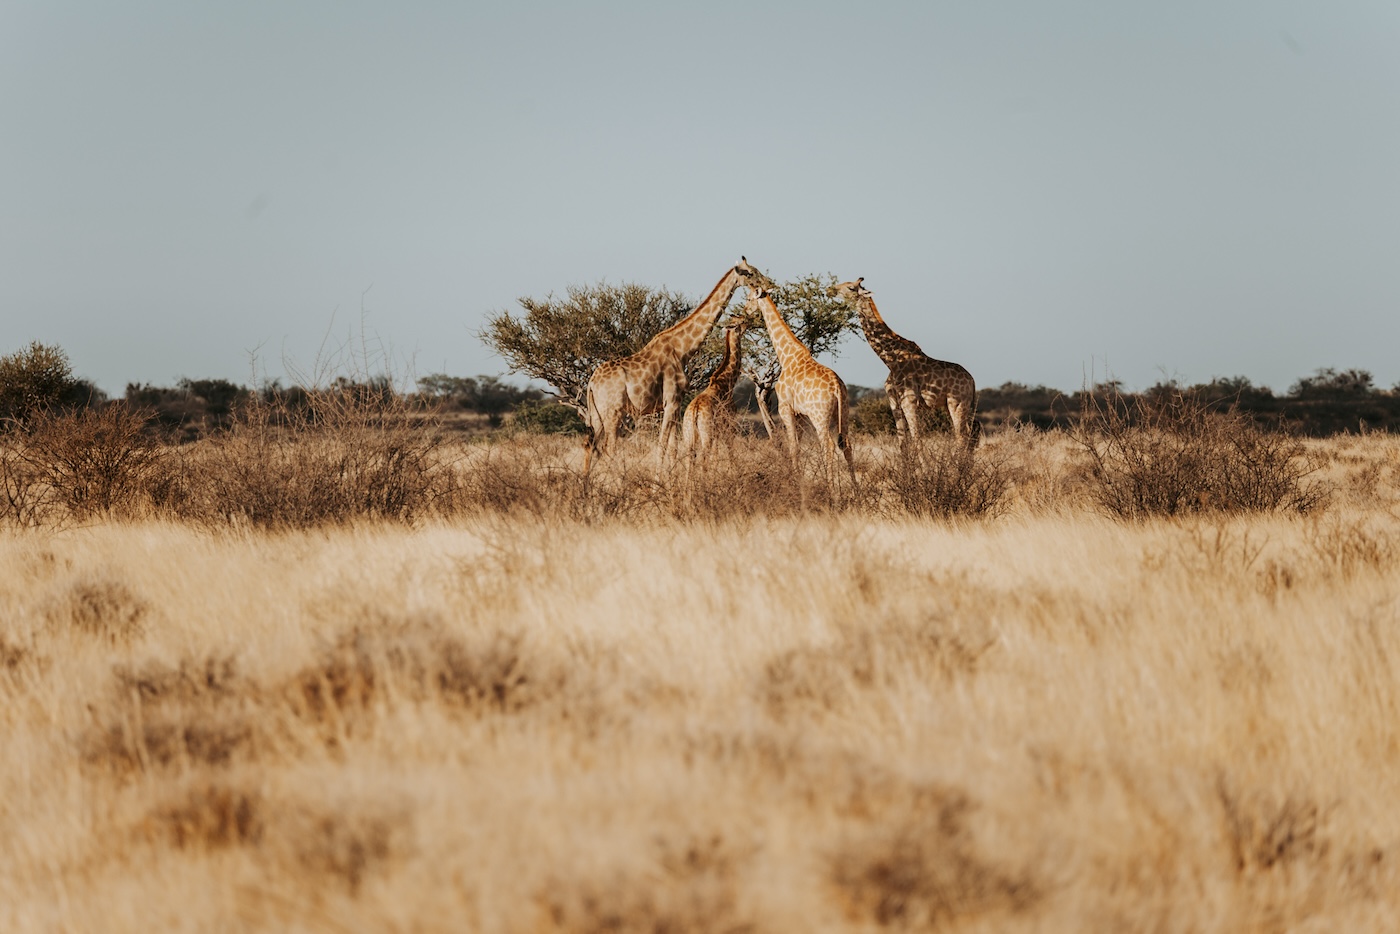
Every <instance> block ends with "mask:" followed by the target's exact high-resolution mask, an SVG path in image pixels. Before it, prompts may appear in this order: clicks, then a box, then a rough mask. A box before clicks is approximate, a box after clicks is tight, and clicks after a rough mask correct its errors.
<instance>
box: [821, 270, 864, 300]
mask: <svg viewBox="0 0 1400 934" xmlns="http://www.w3.org/2000/svg"><path fill="white" fill-rule="evenodd" d="M864 281H865V276H861V277H860V278H859V279H857V280H856V281H854V282H842V283H841V284H840V285H834V286H832V287H831V288H829V289H827V294H828V295H830V296H832V297H833V298H838V299H840V300H841V301H843V302H845V303H846V304H848V305H858V304H860V300H861V299H862V298H869V297H870V295H871V294H872V293H871V291H870V290H869V289H867V288H866V287H865V286H863V285H861V283H862V282H864Z"/></svg>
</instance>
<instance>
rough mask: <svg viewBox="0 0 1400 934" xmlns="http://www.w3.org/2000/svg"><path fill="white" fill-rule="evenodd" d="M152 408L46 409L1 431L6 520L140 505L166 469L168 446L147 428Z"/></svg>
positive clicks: (91, 514)
mask: <svg viewBox="0 0 1400 934" xmlns="http://www.w3.org/2000/svg"><path fill="white" fill-rule="evenodd" d="M145 426H146V413H145V412H143V411H141V410H135V409H131V408H128V407H127V406H125V405H123V404H120V403H114V404H111V405H108V406H106V407H104V408H101V409H79V410H76V411H68V410H58V409H46V410H41V411H38V412H35V413H33V414H32V415H31V416H30V417H29V418H27V419H26V420H25V421H24V422H23V423H22V424H19V423H14V424H11V425H9V426H8V427H9V429H10V430H8V431H6V432H4V433H3V434H0V521H8V522H11V523H14V524H17V525H20V526H25V527H36V526H57V525H62V524H64V523H67V522H73V521H77V522H82V521H86V520H88V519H91V518H95V517H99V516H117V517H129V516H132V515H134V514H136V513H137V511H138V510H139V504H140V502H141V500H142V498H143V493H144V491H145V490H146V489H147V488H148V487H149V486H150V485H152V484H153V483H158V478H159V477H160V476H161V475H162V473H163V471H164V469H165V458H166V452H165V451H164V450H163V449H162V448H161V446H160V445H159V443H158V442H157V441H156V439H154V438H152V437H151V436H150V435H149V434H148V433H147V432H146V430H145Z"/></svg>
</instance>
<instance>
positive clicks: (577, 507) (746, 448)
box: [458, 438, 851, 523]
mask: <svg viewBox="0 0 1400 934" xmlns="http://www.w3.org/2000/svg"><path fill="white" fill-rule="evenodd" d="M728 440H729V443H728V444H725V443H721V444H718V445H716V449H715V451H714V454H713V457H712V458H711V459H710V460H709V461H708V462H707V463H706V464H704V465H694V466H691V467H690V468H689V469H687V467H686V465H685V464H684V463H668V464H667V465H666V467H665V468H660V467H658V464H657V461H656V452H655V448H653V447H651V446H648V445H643V444H638V443H636V441H635V440H631V441H630V442H624V443H623V444H622V445H620V450H619V451H618V452H616V453H614V454H613V455H612V456H610V457H608V458H606V459H604V460H603V461H602V462H601V463H599V464H598V465H597V466H596V467H595V468H594V470H593V472H592V474H591V475H590V476H589V477H588V478H587V479H586V480H585V478H584V477H583V475H582V473H581V472H580V471H578V470H575V469H573V468H571V467H568V466H565V465H563V464H562V463H560V461H561V460H562V456H561V455H562V454H563V453H564V452H563V451H562V450H561V448H560V446H559V445H558V444H556V443H555V442H553V441H552V440H549V439H536V438H519V439H515V440H513V441H511V442H508V443H505V444H497V445H493V446H492V448H491V449H490V450H489V451H486V452H485V453H483V454H481V455H479V456H478V457H476V458H474V459H473V460H472V461H471V462H470V463H469V464H468V465H466V466H465V467H463V468H462V480H461V492H460V496H459V499H458V503H459V506H460V508H462V509H464V510H468V511H472V512H485V513H498V514H505V515H529V516H534V517H539V518H568V519H570V520H573V521H578V522H585V523H593V522H604V521H613V520H619V519H626V520H631V521H653V520H680V521H702V522H719V521H724V520H728V519H734V518H743V517H752V516H756V515H760V516H767V517H777V516H788V515H795V514H799V513H801V512H802V511H803V510H804V509H805V510H807V511H813V510H828V509H842V508H849V505H850V503H851V499H850V497H849V495H848V494H846V493H845V492H843V489H842V487H841V486H840V485H839V484H836V483H831V482H829V480H828V479H827V478H825V477H823V476H822V474H821V471H820V470H819V469H811V470H810V471H809V473H808V474H807V475H805V476H801V477H795V476H794V475H793V471H792V465H791V461H790V460H789V459H788V457H787V455H786V454H785V453H784V452H783V450H782V448H781V446H779V445H777V444H774V443H770V442H768V441H759V440H751V439H744V438H734V439H728ZM813 464H814V465H815V462H813Z"/></svg>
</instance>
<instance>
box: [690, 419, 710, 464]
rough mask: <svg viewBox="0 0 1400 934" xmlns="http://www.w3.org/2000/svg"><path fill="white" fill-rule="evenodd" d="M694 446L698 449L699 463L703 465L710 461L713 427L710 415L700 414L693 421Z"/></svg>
mask: <svg viewBox="0 0 1400 934" xmlns="http://www.w3.org/2000/svg"><path fill="white" fill-rule="evenodd" d="M695 433H696V438H695V440H696V445H697V447H698V448H699V455H700V462H701V463H704V462H706V461H708V460H709V459H710V447H711V446H712V445H713V444H714V441H715V439H714V426H713V425H712V424H711V418H710V413H709V412H708V411H706V412H704V413H702V415H701V417H700V418H697V419H696V420H695Z"/></svg>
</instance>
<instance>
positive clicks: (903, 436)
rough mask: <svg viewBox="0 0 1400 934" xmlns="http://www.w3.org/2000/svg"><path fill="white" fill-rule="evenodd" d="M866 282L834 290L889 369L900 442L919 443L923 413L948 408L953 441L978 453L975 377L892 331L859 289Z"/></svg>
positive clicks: (888, 388)
mask: <svg viewBox="0 0 1400 934" xmlns="http://www.w3.org/2000/svg"><path fill="white" fill-rule="evenodd" d="M864 281H865V277H864V276H861V277H860V278H859V279H857V280H856V281H854V282H842V283H841V284H840V285H837V286H835V287H834V288H833V289H832V294H834V295H835V296H836V297H837V298H840V299H841V300H842V301H844V302H846V303H847V304H849V305H854V306H855V309H856V314H857V315H859V316H860V326H861V329H862V330H863V331H864V332H865V339H866V341H867V342H868V343H869V344H870V349H871V350H873V351H875V353H876V355H877V356H878V357H879V358H880V359H881V360H883V361H884V362H885V365H886V366H887V367H889V368H890V375H889V376H888V377H887V378H886V379H885V392H886V393H887V394H888V395H889V401H890V411H891V412H893V413H894V424H895V430H896V431H897V432H898V433H899V437H900V440H901V441H906V440H910V439H912V440H914V441H918V440H919V415H920V412H921V411H922V409H924V408H928V409H937V408H939V407H941V406H944V405H946V406H947V407H948V415H949V417H950V418H951V419H952V421H953V436H954V437H955V438H957V439H958V440H959V441H961V442H962V443H963V444H964V445H966V446H967V449H968V450H972V449H973V448H975V447H977V442H978V440H979V439H980V438H981V436H982V425H981V423H980V422H978V421H977V418H976V414H975V413H976V410H977V384H976V383H975V382H974V381H973V379H972V374H971V373H969V372H968V371H967V370H966V369H965V368H964V367H962V366H960V365H958V364H956V363H949V362H947V361H945V360H935V359H933V358H932V357H930V356H928V355H927V354H926V353H924V352H923V351H922V350H921V349H919V345H918V344H916V343H914V342H913V341H911V340H908V339H906V338H903V337H900V336H899V335H898V334H896V333H895V332H894V331H892V330H890V326H889V325H888V324H886V323H885V319H884V318H881V317H880V312H879V310H878V309H876V307H875V299H874V298H873V297H872V294H871V291H870V290H869V289H867V288H866V287H865V286H863V285H861V283H862V282H864Z"/></svg>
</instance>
